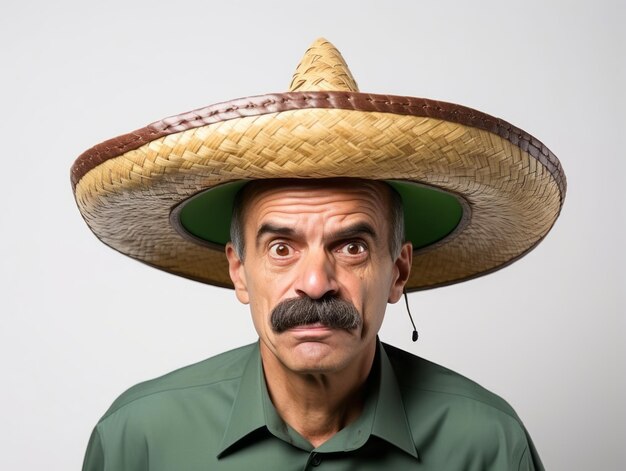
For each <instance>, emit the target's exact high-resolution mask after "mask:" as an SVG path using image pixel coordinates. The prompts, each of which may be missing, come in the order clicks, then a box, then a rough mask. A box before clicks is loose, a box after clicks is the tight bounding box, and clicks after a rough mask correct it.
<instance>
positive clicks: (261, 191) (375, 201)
mask: <svg viewBox="0 0 626 471" xmlns="http://www.w3.org/2000/svg"><path fill="white" fill-rule="evenodd" d="M391 191H393V190H392V189H391V188H390V187H389V186H388V185H387V184H386V183H384V182H381V181H376V180H363V179H357V178H332V179H274V180H259V181H253V182H250V183H249V184H248V185H246V187H245V188H244V189H243V190H242V192H243V195H242V198H241V199H240V201H241V204H243V205H244V206H245V209H246V211H245V212H246V213H248V212H249V211H256V210H257V209H258V206H259V205H266V206H267V205H271V204H272V203H274V202H276V201H281V202H283V206H289V204H290V202H291V203H293V204H296V202H299V203H303V202H306V201H307V200H308V199H312V198H313V197H315V198H316V199H317V200H321V201H324V202H327V203H332V202H333V201H335V200H337V201H339V200H346V199H351V198H352V199H354V200H355V201H360V202H361V203H366V204H367V203H369V204H371V205H373V206H378V207H379V208H380V207H385V205H388V203H389V199H390V192H391ZM248 214H249V213H248Z"/></svg>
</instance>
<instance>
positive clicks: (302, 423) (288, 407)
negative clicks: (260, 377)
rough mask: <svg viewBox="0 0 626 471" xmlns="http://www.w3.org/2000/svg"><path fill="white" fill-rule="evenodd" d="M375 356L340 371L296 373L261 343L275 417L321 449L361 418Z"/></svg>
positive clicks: (371, 353) (266, 379)
mask: <svg viewBox="0 0 626 471" xmlns="http://www.w3.org/2000/svg"><path fill="white" fill-rule="evenodd" d="M375 352H376V349H375V348H374V349H373V351H371V352H368V353H367V354H366V355H365V356H364V358H363V359H361V361H360V362H359V363H358V364H354V365H350V366H349V367H347V368H344V369H342V370H341V371H335V372H330V373H314V374H312V373H299V372H294V371H291V370H289V369H288V368H287V367H286V366H285V365H284V364H283V363H281V362H280V361H279V360H278V359H277V358H276V356H274V354H273V353H272V352H270V351H269V350H268V349H266V348H264V346H263V344H262V343H261V358H262V361H263V370H264V373H265V381H266V383H267V389H268V392H269V395H270V398H271V400H272V403H273V404H274V407H275V408H276V411H277V412H278V415H280V417H281V418H282V419H283V420H284V421H285V422H286V423H287V424H289V425H290V426H291V427H292V428H293V429H294V430H296V431H297V432H298V433H299V434H300V435H302V436H303V437H304V438H305V439H307V440H308V441H309V442H310V443H311V444H312V445H313V446H314V447H318V446H320V445H321V444H322V443H324V442H325V441H327V440H328V439H330V438H331V437H332V436H333V435H335V434H336V433H337V432H339V431H340V430H341V429H343V428H344V427H346V426H347V425H349V424H350V423H352V422H354V421H355V420H356V419H357V418H358V417H359V416H360V415H361V412H362V411H363V405H364V401H365V397H364V392H365V383H366V381H367V378H368V376H369V373H370V371H371V368H372V364H373V361H374V356H375Z"/></svg>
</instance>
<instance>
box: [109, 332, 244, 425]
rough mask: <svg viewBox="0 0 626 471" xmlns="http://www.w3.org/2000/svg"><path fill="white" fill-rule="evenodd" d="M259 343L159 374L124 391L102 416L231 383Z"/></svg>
mask: <svg viewBox="0 0 626 471" xmlns="http://www.w3.org/2000/svg"><path fill="white" fill-rule="evenodd" d="M254 348H256V344H251V345H246V346H244V347H240V348H236V349H234V350H230V351H228V352H225V353H221V354H219V355H216V356H214V357H211V358H208V359H206V360H203V361H201V362H198V363H194V364H192V365H188V366H185V367H182V368H179V369H177V370H174V371H172V372H170V373H167V374H165V375H163V376H160V377H158V378H154V379H151V380H148V381H144V382H142V383H139V384H137V385H135V386H133V387H131V388H130V389H128V390H126V391H125V392H124V393H122V394H121V395H120V396H119V397H118V398H117V399H116V400H115V401H114V402H113V404H112V405H111V407H110V408H109V409H108V411H107V412H106V413H105V414H104V416H103V417H102V419H101V421H102V420H105V419H106V418H107V417H109V416H111V415H112V414H115V413H117V412H119V411H121V410H123V409H128V408H133V407H135V408H136V407H141V406H143V405H145V404H147V403H152V402H161V401H164V400H168V399H170V398H172V397H180V396H189V395H194V394H206V393H207V391H210V390H211V389H215V388H219V387H220V386H222V387H223V386H224V385H225V384H227V383H237V382H238V381H239V379H240V377H241V375H242V373H243V370H244V368H245V366H246V364H247V361H248V359H249V358H250V355H251V353H252V352H253V350H254Z"/></svg>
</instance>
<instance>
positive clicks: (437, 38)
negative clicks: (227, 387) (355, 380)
mask: <svg viewBox="0 0 626 471" xmlns="http://www.w3.org/2000/svg"><path fill="white" fill-rule="evenodd" d="M625 13H626V12H625V8H624V2H620V1H608V0H607V1H598V0H596V1H594V2H591V1H589V2H579V1H552V2H551V1H525V2H504V1H501V0H500V1H473V2H465V1H458V2H451V1H439V2H422V1H417V0H415V1H389V0H388V1H379V2H372V1H358V2H357V1H343V2H340V1H337V0H335V1H324V0H322V1H317V2H315V3H310V2H295V1H273V2H272V1H263V2H254V1H249V2H242V1H233V0H230V1H222V2H210V1H199V0H187V1H185V2H177V3H176V2H164V1H150V2H148V1H132V0H126V1H124V2H122V1H117V0H115V1H108V2H88V1H70V0H58V1H55V2H44V1H38V2H28V1H22V2H11V3H6V4H5V5H3V7H2V13H1V15H0V40H1V42H0V59H1V69H0V82H1V83H0V84H1V86H0V106H1V110H2V118H1V125H0V129H1V132H0V136H1V144H0V155H1V167H0V172H1V173H0V175H1V178H2V182H1V184H0V195H1V198H2V200H1V201H2V208H3V212H2V213H3V214H2V217H1V219H0V221H1V222H0V224H1V231H0V241H1V244H0V251H1V253H0V257H1V258H0V281H1V287H2V288H1V290H2V291H1V296H0V310H1V317H0V371H1V372H2V380H1V381H2V383H1V385H0V401H1V404H2V411H1V412H0V449H1V450H2V452H1V453H0V469H3V470H15V469H25V470H43V469H45V470H72V469H80V466H81V462H82V458H83V453H84V450H85V447H86V444H87V440H88V437H89V434H90V432H91V429H92V427H93V426H94V425H95V423H96V422H97V420H98V419H99V417H100V416H101V415H102V414H103V413H104V412H105V410H106V409H107V407H108V406H109V405H110V403H111V402H112V401H113V399H114V398H115V397H116V396H117V395H118V394H120V393H121V392H122V391H123V390H125V389H126V388H127V387H129V386H131V385H133V384H135V383H137V382H139V381H142V380H145V379H149V378H152V377H155V376H158V375H161V374H163V373H166V372H168V371H170V370H172V369H175V368H177V367H180V366H183V365H186V364H189V363H193V362H196V361H199V360H201V359H204V358H206V357H209V356H212V355H214V354H216V353H219V352H222V351H224V350H226V349H229V348H231V347H235V346H239V345H242V344H245V343H249V342H252V341H254V340H255V339H256V335H255V332H254V330H253V328H252V323H251V321H250V319H249V314H248V311H247V308H246V307H245V306H241V305H239V304H238V303H237V302H236V300H235V298H234V295H233V293H232V292H231V291H229V290H226V289H220V288H213V287H210V286H204V285H201V284H199V283H196V282H192V281H188V280H185V279H182V278H177V277H175V276H172V275H169V274H166V273H163V272H159V271H157V270H155V269H152V268H149V267H147V266H145V265H143V264H140V263H137V262H136V261H134V260H132V259H130V258H127V257H124V256H122V255H120V254H118V253H117V252H115V251H113V250H111V249H109V248H108V247H106V246H105V245H103V244H101V243H100V242H99V241H98V240H97V239H96V238H95V237H94V236H93V235H92V234H91V232H90V231H89V229H88V228H87V226H86V225H85V224H84V222H83V221H82V219H81V217H80V215H79V213H78V211H77V209H76V206H75V203H74V201H73V195H72V191H71V187H70V180H69V168H70V166H71V164H72V162H73V161H74V159H75V158H76V157H77V156H78V155H79V154H80V153H81V152H82V151H84V150H85V149H87V148H89V147H91V146H92V145H94V144H96V143H98V142H100V141H102V140H105V139H108V138H111V137H114V136H117V135H119V134H123V133H126V132H129V131H131V130H133V129H136V128H139V127H143V126H144V125H146V124H148V123H150V122H152V121H156V120H158V119H161V118H164V117H166V116H169V115H172V114H177V113H181V112H184V111H188V110H190V109H194V108H198V107H201V106H205V105H209V104H212V103H216V102H219V101H225V100H229V99H233V98H237V97H241V96H248V95H255V94H263V93H269V92H280V91H285V90H286V89H287V87H288V84H289V82H290V79H291V74H292V73H293V71H294V69H295V67H296V65H297V63H298V61H299V60H300V58H301V56H302V54H303V53H304V51H305V50H306V48H307V47H308V46H309V44H310V43H311V42H312V41H313V40H314V39H315V38H317V37H319V36H323V37H326V38H327V39H329V40H330V41H331V42H333V43H334V44H335V45H336V46H337V47H338V48H339V50H340V51H341V52H342V54H343V56H344V58H345V59H346V61H347V62H348V64H349V66H350V68H351V70H352V72H353V74H354V76H355V78H356V80H357V82H358V83H359V86H360V89H361V90H362V91H365V92H373V93H389V94H397V95H410V96H422V97H427V98H432V99H438V100H443V101H450V102H454V103H460V104H464V105H467V106H470V107H473V108H476V109H479V110H481V111H484V112H486V113H489V114H492V115H495V116H497V117H501V118H503V119H505V120H507V121H509V122H511V123H513V124H514V125H516V126H519V127H521V128H522V129H524V130H525V131H527V132H529V133H531V134H532V135H534V136H535V137H537V138H538V139H540V140H541V141H542V142H544V143H545V144H546V145H547V146H548V147H549V148H550V149H551V150H552V151H553V152H554V153H555V154H556V155H557V156H558V157H559V158H560V160H561V162H562V164H563V167H564V169H565V173H566V175H567V178H568V184H569V187H568V194H567V198H566V200H565V206H564V209H563V212H562V214H561V217H560V219H559V220H558V221H557V223H556V225H555V226H554V229H553V230H552V232H551V233H550V234H549V235H548V237H547V238H546V239H545V241H544V242H543V243H542V244H541V245H540V246H539V247H538V248H537V249H535V250H534V251H533V252H531V253H530V254H529V255H528V256H526V257H525V258H523V259H522V260H520V261H519V262H517V263H515V264H513V265H511V266H510V267H508V268H506V269H505V270H502V271H499V272H496V273H495V274H492V275H489V276H486V277H483V278H480V279H477V280H473V281H469V282H466V283H461V284H458V285H456V286H451V287H446V288H440V289H435V290H431V291H426V292H420V293H415V294H412V295H410V303H411V306H412V311H413V315H414V317H415V320H416V322H417V324H418V328H419V330H420V340H419V341H418V342H417V343H415V344H413V343H412V342H411V341H410V334H411V327H410V323H409V320H408V318H407V316H406V311H405V308H404V306H403V305H402V304H400V303H399V304H397V305H393V306H390V307H389V309H388V312H387V318H386V320H385V324H384V326H383V329H382V331H381V334H380V335H381V338H382V339H383V340H384V341H387V342H389V343H392V344H394V345H397V346H399V347H401V348H404V349H406V350H409V351H411V352H413V353H415V354H418V355H421V356H423V357H425V358H428V359H430V360H432V361H435V362H437V363H441V364H444V365H446V366H448V367H450V368H452V369H455V370H456V371H458V372H460V373H462V374H464V375H466V376H469V377H470V378H472V379H474V380H476V381H478V382H479V383H481V384H483V385H484V386H485V387H487V388H489V389H491V390H492V391H494V392H495V393H497V394H499V395H501V396H503V397H504V398H505V399H507V400H508V401H509V402H510V403H511V404H512V405H513V407H514V408H515V409H516V410H517V412H518V413H519V415H520V416H521V417H522V419H523V421H524V423H525V425H526V426H527V428H528V429H529V431H530V433H531V435H532V437H533V439H534V441H535V444H536V446H537V448H538V450H539V452H540V454H541V456H542V459H543V461H544V464H545V465H546V467H547V469H550V470H592V469H593V470H613V471H619V470H624V469H626V455H625V453H626V452H625V451H624V444H625V443H626V409H625V405H624V404H625V401H624V397H626V380H625V376H626V374H625V370H626V349H625V347H624V340H625V338H626V335H625V330H626V323H625V320H624V307H625V302H624V301H625V296H624V291H625V289H626V283H625V277H624V271H623V270H624V264H625V262H626V260H625V258H626V257H625V252H626V251H625V249H624V239H625V236H626V233H625V231H624V217H625V212H624V203H625V202H626V199H625V198H624V192H623V186H624V178H625V176H626V172H625V170H626V168H625V165H624V161H625V155H624V154H625V152H624V145H623V141H624V134H625V133H626V121H625V118H624V110H625V109H626V107H625V105H626V103H625V101H626V100H625V95H624V85H625V84H626V73H625V63H624V61H625V59H624V58H625V52H626V50H625V44H626V38H625V35H624V32H623V31H624V28H623V23H624V21H625V20H626V15H625ZM259 466H260V468H259V469H264V468H263V464H259ZM446 471H448V470H446Z"/></svg>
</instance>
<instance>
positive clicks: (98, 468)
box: [83, 427, 104, 471]
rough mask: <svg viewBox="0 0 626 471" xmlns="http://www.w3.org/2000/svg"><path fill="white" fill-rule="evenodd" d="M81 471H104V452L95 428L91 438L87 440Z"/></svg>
mask: <svg viewBox="0 0 626 471" xmlns="http://www.w3.org/2000/svg"><path fill="white" fill-rule="evenodd" d="M83 471H104V450H103V448H102V440H101V439H100V433H98V428H97V427H96V428H94V429H93V432H92V433H91V438H89V444H88V445H87V451H86V452H85V459H84V461H83Z"/></svg>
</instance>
